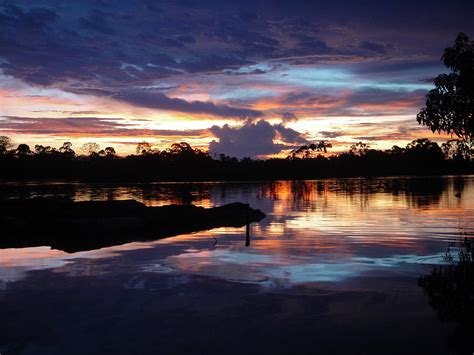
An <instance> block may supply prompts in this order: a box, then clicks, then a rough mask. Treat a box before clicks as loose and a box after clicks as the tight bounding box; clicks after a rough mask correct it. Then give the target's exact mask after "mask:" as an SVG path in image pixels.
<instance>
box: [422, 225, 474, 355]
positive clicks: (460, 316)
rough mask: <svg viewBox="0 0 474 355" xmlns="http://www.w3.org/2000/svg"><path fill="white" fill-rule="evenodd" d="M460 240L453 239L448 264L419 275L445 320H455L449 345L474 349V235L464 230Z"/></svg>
mask: <svg viewBox="0 0 474 355" xmlns="http://www.w3.org/2000/svg"><path fill="white" fill-rule="evenodd" d="M461 233H462V234H463V235H464V236H463V237H461V238H460V241H459V242H458V243H450V245H449V247H448V249H447V251H446V253H445V255H444V259H445V261H447V262H448V265H442V266H436V267H434V268H433V269H432V270H431V271H430V273H429V274H427V275H423V276H421V277H420V278H419V280H418V284H419V285H420V286H421V287H422V288H423V289H424V291H425V293H426V295H427V296H428V298H429V304H430V306H431V307H433V308H434V309H435V310H436V312H437V315H438V318H439V319H440V320H442V321H449V322H456V323H457V324H458V326H457V327H456V328H455V329H454V331H453V332H452V333H451V334H450V345H451V347H452V348H454V349H456V350H457V351H458V352H462V353H472V352H473V350H474V345H473V344H472V339H471V337H472V334H474V258H473V255H474V254H473V252H474V248H473V246H474V245H473V240H472V239H471V238H472V237H474V235H472V234H471V235H469V234H468V233H466V232H464V231H462V232H461Z"/></svg>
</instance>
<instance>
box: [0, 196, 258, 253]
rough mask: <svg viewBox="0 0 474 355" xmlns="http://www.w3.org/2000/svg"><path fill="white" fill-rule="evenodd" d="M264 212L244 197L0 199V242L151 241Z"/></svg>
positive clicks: (90, 244) (73, 245)
mask: <svg viewBox="0 0 474 355" xmlns="http://www.w3.org/2000/svg"><path fill="white" fill-rule="evenodd" d="M264 217H265V214H264V213H263V212H261V211H260V210H256V209H253V208H250V207H249V205H247V204H243V203H239V202H238V203H231V204H228V205H224V206H220V207H214V208H203V207H198V206H194V205H167V206H161V207H146V206H145V205H144V204H142V203H140V202H137V201H134V200H124V201H85V202H73V201H71V200H64V199H44V198H36V199H27V200H6V201H1V202H0V226H1V229H2V234H1V236H0V248H22V247H33V246H50V247H52V248H54V249H59V250H64V251H66V252H70V253H71V252H77V251H84V250H92V249H99V248H103V247H107V246H112V245H119V244H125V243H129V242H133V241H150V240H155V239H160V238H165V237H170V236H175V235H179V234H185V233H192V232H197V231H203V230H209V229H212V228H218V227H242V226H245V225H246V224H249V223H252V222H258V221H260V220H261V219H263V218H264Z"/></svg>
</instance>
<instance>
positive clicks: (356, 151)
mask: <svg viewBox="0 0 474 355" xmlns="http://www.w3.org/2000/svg"><path fill="white" fill-rule="evenodd" d="M369 148H370V146H369V145H368V144H367V143H363V142H359V143H354V144H352V145H351V148H350V149H349V153H351V154H352V155H358V156H362V155H365V154H367V152H368V151H369Z"/></svg>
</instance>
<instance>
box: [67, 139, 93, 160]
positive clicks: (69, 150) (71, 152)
mask: <svg viewBox="0 0 474 355" xmlns="http://www.w3.org/2000/svg"><path fill="white" fill-rule="evenodd" d="M91 144H95V143H91ZM59 152H60V153H61V154H64V155H67V156H70V157H73V156H75V155H76V152H75V151H74V150H72V143H71V142H64V143H63V145H62V147H60V148H59Z"/></svg>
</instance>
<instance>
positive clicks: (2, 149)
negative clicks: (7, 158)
mask: <svg viewBox="0 0 474 355" xmlns="http://www.w3.org/2000/svg"><path fill="white" fill-rule="evenodd" d="M11 145H12V141H11V139H10V138H8V137H5V136H0V154H5V153H6V152H7V150H8V148H10V147H11Z"/></svg>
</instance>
